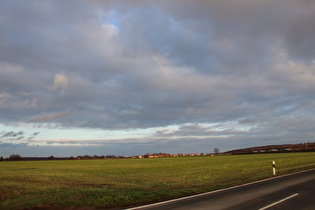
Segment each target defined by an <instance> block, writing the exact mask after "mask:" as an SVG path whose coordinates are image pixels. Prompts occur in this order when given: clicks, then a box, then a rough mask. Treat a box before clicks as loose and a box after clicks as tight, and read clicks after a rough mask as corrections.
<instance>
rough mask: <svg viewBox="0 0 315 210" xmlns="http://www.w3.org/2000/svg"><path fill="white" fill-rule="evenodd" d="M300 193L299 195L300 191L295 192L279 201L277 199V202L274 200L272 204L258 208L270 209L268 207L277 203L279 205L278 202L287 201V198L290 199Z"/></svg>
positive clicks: (262, 209) (261, 209)
mask: <svg viewBox="0 0 315 210" xmlns="http://www.w3.org/2000/svg"><path fill="white" fill-rule="evenodd" d="M298 195H299V193H295V194H293V195H290V196H288V197H286V198H283V199H281V200H279V201H277V202H274V203H272V204H270V205H268V206H265V207H262V208H260V209H258V210H265V209H268V208H270V207H272V206H275V205H277V204H279V203H282V202H284V201H286V200H289V199H291V198H293V197H295V196H298Z"/></svg>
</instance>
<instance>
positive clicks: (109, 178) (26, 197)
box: [0, 152, 315, 209]
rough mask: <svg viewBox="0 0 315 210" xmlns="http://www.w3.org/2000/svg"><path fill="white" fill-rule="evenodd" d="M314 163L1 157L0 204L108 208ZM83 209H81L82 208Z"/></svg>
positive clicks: (294, 159) (308, 158)
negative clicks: (9, 158)
mask: <svg viewBox="0 0 315 210" xmlns="http://www.w3.org/2000/svg"><path fill="white" fill-rule="evenodd" d="M273 160H274V161H276V165H277V173H278V175H283V174H287V173H291V172H296V171H301V170H305V169H310V168H315V153H314V152H308V153H282V154H261V155H238V156H237V155H235V156H214V157H209V156H204V157H177V158H176V157H173V158H152V159H115V160H65V161H60V160H59V161H53V160H51V161H12V162H8V161H2V162H0V171H1V173H0V180H1V181H0V196H1V197H0V199H1V200H0V201H1V203H0V209H27V208H38V209H49V208H53V209H58V208H60V209H66V208H69V209H70V208H79V207H90V208H112V207H126V206H130V205H137V204H141V203H148V202H154V201H160V200H165V199H170V198H176V197H181V196H186V195H191V194H195V193H201V192H206V191H211V190H216V189H220V188H224V187H229V186H233V185H237V184H242V183H247V182H251V181H255V180H260V179H264V178H268V177H271V176H272V161H273ZM85 209H86V208H85Z"/></svg>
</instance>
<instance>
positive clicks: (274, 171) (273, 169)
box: [272, 161, 276, 175]
mask: <svg viewBox="0 0 315 210" xmlns="http://www.w3.org/2000/svg"><path fill="white" fill-rule="evenodd" d="M272 172H273V175H276V162H275V161H272Z"/></svg>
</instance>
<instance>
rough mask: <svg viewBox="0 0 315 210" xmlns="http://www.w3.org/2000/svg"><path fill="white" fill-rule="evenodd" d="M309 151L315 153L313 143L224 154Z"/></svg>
mask: <svg viewBox="0 0 315 210" xmlns="http://www.w3.org/2000/svg"><path fill="white" fill-rule="evenodd" d="M311 151H315V142H313V143H300V144H283V145H268V146H259V147H250V148H244V149H235V150H230V151H227V152H225V153H229V154H232V155H241V154H257V153H280V152H311Z"/></svg>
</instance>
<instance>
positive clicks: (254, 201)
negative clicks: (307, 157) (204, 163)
mask: <svg viewBox="0 0 315 210" xmlns="http://www.w3.org/2000/svg"><path fill="white" fill-rule="evenodd" d="M161 209H162V210H168V209H172V210H204V209H206V210H211V209H213V210H219V209H246V210H250V209H260V210H265V209H268V210H269V209H286V210H290V209H292V210H293V209H294V210H296V209H299V210H300V209H307V210H308V209H309V210H310V209H313V210H314V209H315V169H312V170H308V171H303V172H299V173H294V174H290V175H284V176H279V177H275V178H271V179H266V180H263V181H258V182H253V183H249V184H245V185H240V186H236V187H231V188H227V189H223V190H217V191H213V192H209V193H203V194H199V195H195V196H189V197H185V198H180V199H175V200H170V201H165V202H160V203H156V204H151V205H146V206H140V207H135V208H130V209H129V210H161Z"/></svg>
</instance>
